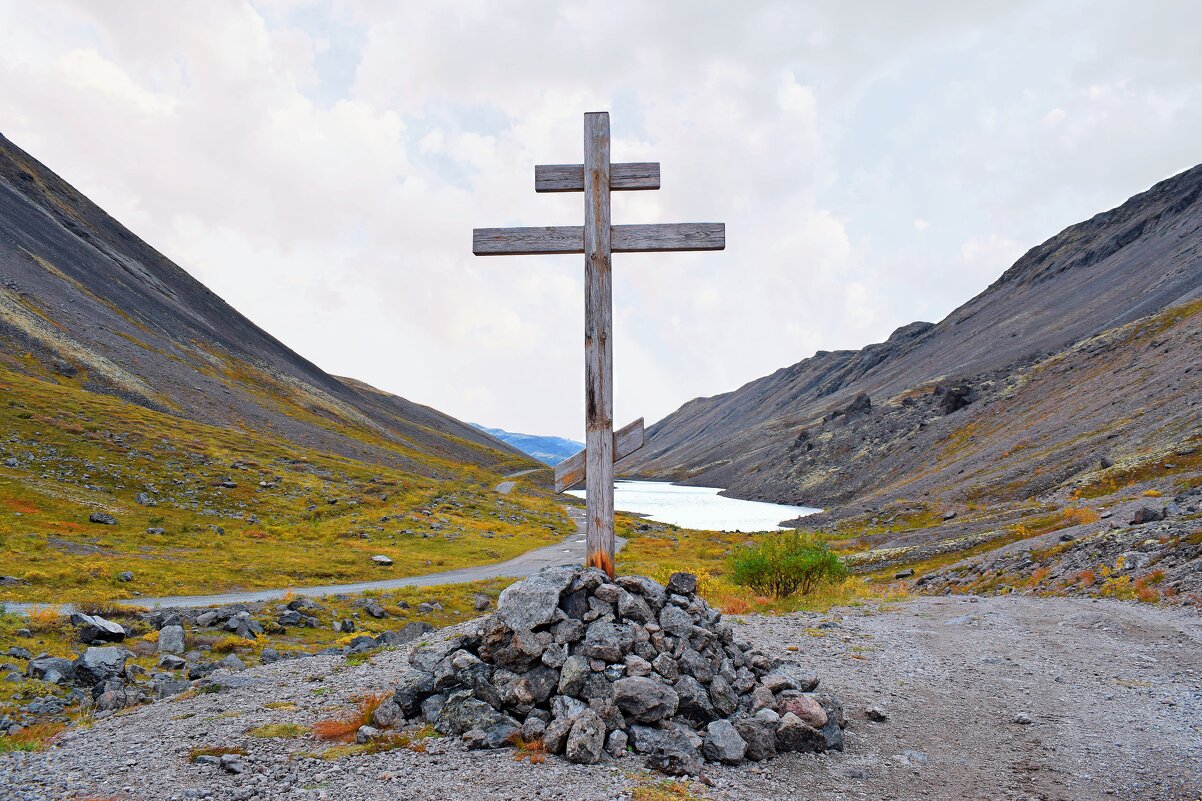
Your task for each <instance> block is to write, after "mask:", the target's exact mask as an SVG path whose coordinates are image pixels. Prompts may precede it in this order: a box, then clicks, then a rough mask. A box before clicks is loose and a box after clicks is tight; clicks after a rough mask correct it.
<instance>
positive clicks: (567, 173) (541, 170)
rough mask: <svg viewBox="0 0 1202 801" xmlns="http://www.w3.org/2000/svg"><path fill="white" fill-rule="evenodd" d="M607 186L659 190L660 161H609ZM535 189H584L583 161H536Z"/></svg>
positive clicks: (570, 190) (559, 190) (616, 189)
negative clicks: (631, 162)
mask: <svg viewBox="0 0 1202 801" xmlns="http://www.w3.org/2000/svg"><path fill="white" fill-rule="evenodd" d="M609 188H610V190H612V191H623V190H629V189H659V162H657V161H640V162H637V163H634V164H610V165H609ZM534 191H535V192H583V191H584V165H583V164H536V165H535V167H534Z"/></svg>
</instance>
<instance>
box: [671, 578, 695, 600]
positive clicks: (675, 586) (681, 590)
mask: <svg viewBox="0 0 1202 801" xmlns="http://www.w3.org/2000/svg"><path fill="white" fill-rule="evenodd" d="M667 590H668V593H669V594H674V595H692V594H693V593H694V592H696V591H697V577H696V576H694V575H693V574H692V573H673V574H672V575H671V576H669V577H668V587H667Z"/></svg>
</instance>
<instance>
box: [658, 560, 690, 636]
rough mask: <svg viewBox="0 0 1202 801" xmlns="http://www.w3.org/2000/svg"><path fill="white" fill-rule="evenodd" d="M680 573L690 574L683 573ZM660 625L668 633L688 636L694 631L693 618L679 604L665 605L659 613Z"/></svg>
mask: <svg viewBox="0 0 1202 801" xmlns="http://www.w3.org/2000/svg"><path fill="white" fill-rule="evenodd" d="M678 575H689V574H687V573H681V574H678ZM659 625H660V628H662V629H663V630H664V631H665V632H667V633H668V634H672V635H675V636H677V637H687V636H688V635H689V634H690V633H691V632H692V631H693V618H691V617H690V616H689V613H688V612H686V611H684V610H683V609H681V608H680V607H678V606H672V605H670V604H669V605H668V606H665V607H664V608H663V609H662V610H661V611H660V613H659Z"/></svg>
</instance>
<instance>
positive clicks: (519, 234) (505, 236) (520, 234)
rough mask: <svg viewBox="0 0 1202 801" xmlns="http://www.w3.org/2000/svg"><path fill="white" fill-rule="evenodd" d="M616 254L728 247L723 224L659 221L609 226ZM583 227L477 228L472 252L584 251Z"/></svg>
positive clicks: (473, 235)
mask: <svg viewBox="0 0 1202 801" xmlns="http://www.w3.org/2000/svg"><path fill="white" fill-rule="evenodd" d="M610 248H611V250H612V251H613V252H614V253H653V252H663V251H679V250H725V249H726V225H725V224H724V223H660V224H656V225H615V226H612V227H611V228H610ZM583 252H584V228H583V227H581V226H579V225H556V226H548V227H543V228H476V229H474V230H473V231H472V253H474V254H476V255H477V256H537V255H549V254H555V253H583Z"/></svg>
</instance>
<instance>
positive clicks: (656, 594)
mask: <svg viewBox="0 0 1202 801" xmlns="http://www.w3.org/2000/svg"><path fill="white" fill-rule="evenodd" d="M617 584H618V586H619V587H621V588H622V589H624V590H626V591H627V592H632V593H635V594H637V595H641V596H643V600H645V601H646V602H647V603H648V604H649V605H650V606H651V608H652V609H655V610H659V609H660V608H661V607H662V606H663V605H664V602H665V601H666V600H667V599H668V595H667V593H666V592H665V591H664V587H663V585H662V584H660V583H659V582H658V581H656V580H655V579H652V578H648V577H647V576H618V578H617Z"/></svg>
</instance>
